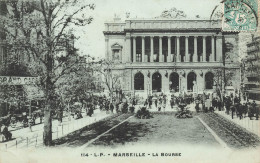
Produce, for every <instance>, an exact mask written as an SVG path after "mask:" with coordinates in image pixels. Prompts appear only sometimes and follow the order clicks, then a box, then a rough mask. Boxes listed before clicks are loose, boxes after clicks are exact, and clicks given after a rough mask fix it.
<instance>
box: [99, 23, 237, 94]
mask: <svg viewBox="0 0 260 163" xmlns="http://www.w3.org/2000/svg"><path fill="white" fill-rule="evenodd" d="M104 35H105V47H106V48H105V54H106V58H107V59H109V60H113V61H114V62H115V63H116V66H115V68H114V70H113V71H114V72H116V73H122V74H123V76H124V77H122V79H121V81H120V84H121V88H122V89H123V90H124V91H130V92H134V93H135V94H143V95H147V94H151V93H154V92H164V93H181V92H186V93H189V92H192V93H203V92H204V91H205V92H208V91H211V92H212V91H214V89H215V88H216V87H221V89H223V88H224V80H223V79H224V78H222V77H223V76H224V75H223V73H224V71H223V70H224V67H225V69H226V70H225V71H227V70H228V71H232V72H233V73H232V74H233V76H232V80H231V81H230V82H229V83H228V82H227V85H229V86H231V85H232V86H233V87H234V89H239V86H240V70H239V62H238V57H236V56H237V55H238V34H237V33H225V32H222V30H221V21H211V20H172V19H129V20H125V21H121V20H120V19H118V18H115V19H114V21H112V22H106V23H105V31H104ZM221 79H222V80H221Z"/></svg>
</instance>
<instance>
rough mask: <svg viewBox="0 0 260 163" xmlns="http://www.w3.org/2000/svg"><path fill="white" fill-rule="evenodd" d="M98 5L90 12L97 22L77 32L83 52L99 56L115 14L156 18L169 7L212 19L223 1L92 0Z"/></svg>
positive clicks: (189, 15)
mask: <svg viewBox="0 0 260 163" xmlns="http://www.w3.org/2000/svg"><path fill="white" fill-rule="evenodd" d="M89 2H90V3H94V4H95V5H96V8H95V10H93V11H90V12H89V11H86V14H89V15H90V16H92V17H93V18H94V20H93V22H92V23H91V24H89V25H87V26H85V27H80V28H79V29H77V30H76V33H75V35H76V36H77V37H80V38H79V40H77V42H76V44H75V46H76V48H78V49H79V53H80V54H81V55H91V56H93V57H95V58H96V59H97V58H104V56H105V37H104V35H103V31H104V29H105V26H104V23H105V22H106V21H111V20H113V18H114V15H115V14H116V15H118V16H119V17H121V19H122V20H124V19H125V15H126V14H125V13H126V12H130V18H136V17H137V18H154V17H157V16H159V15H160V14H161V12H162V11H163V10H165V9H171V8H173V7H175V8H177V9H178V10H182V11H184V12H185V13H186V15H187V17H189V18H195V16H196V15H199V16H200V17H201V18H209V17H210V15H211V12H212V10H213V9H214V7H215V6H216V5H220V0H89Z"/></svg>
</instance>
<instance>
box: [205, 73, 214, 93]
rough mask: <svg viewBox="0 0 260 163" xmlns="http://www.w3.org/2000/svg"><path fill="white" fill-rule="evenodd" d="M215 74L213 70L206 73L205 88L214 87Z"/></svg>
mask: <svg viewBox="0 0 260 163" xmlns="http://www.w3.org/2000/svg"><path fill="white" fill-rule="evenodd" d="M213 78H214V75H213V74H212V73H211V72H208V73H206V75H205V89H213V84H214V81H213Z"/></svg>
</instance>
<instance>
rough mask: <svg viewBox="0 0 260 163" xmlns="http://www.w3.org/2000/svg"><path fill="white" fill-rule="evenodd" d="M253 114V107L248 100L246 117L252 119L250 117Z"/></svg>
mask: <svg viewBox="0 0 260 163" xmlns="http://www.w3.org/2000/svg"><path fill="white" fill-rule="evenodd" d="M253 116H254V111H253V107H252V105H251V103H250V102H248V117H249V119H250V120H252V117H253Z"/></svg>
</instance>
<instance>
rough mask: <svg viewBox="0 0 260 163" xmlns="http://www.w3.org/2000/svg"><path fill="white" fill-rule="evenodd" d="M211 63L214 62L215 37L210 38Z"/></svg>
mask: <svg viewBox="0 0 260 163" xmlns="http://www.w3.org/2000/svg"><path fill="white" fill-rule="evenodd" d="M210 58H211V61H212V62H214V61H215V37H214V36H211V56H210Z"/></svg>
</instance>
